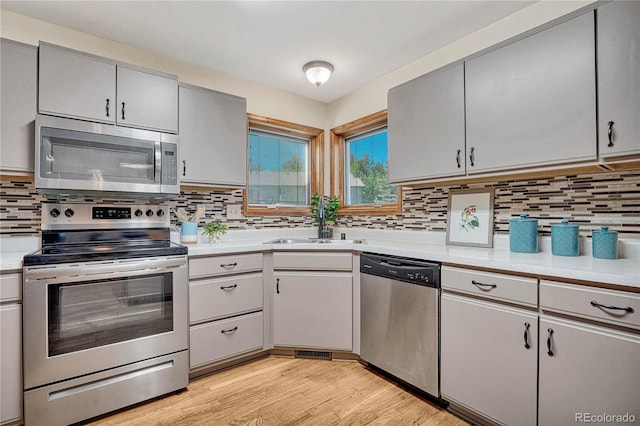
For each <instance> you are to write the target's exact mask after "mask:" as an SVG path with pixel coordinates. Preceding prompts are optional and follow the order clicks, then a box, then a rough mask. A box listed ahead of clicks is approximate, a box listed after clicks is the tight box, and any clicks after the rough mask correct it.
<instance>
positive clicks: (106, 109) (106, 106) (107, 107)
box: [104, 98, 111, 117]
mask: <svg viewBox="0 0 640 426" xmlns="http://www.w3.org/2000/svg"><path fill="white" fill-rule="evenodd" d="M110 102H111V101H110V100H109V98H107V104H106V105H105V107H104V109H105V112H106V113H107V117H109V103H110Z"/></svg>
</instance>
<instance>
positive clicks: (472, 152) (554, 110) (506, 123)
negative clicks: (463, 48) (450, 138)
mask: <svg viewBox="0 0 640 426" xmlns="http://www.w3.org/2000/svg"><path fill="white" fill-rule="evenodd" d="M594 39H595V33H594V13H593V12H589V13H585V14H583V15H580V16H578V17H576V18H573V19H571V20H569V21H566V22H563V23H560V24H558V25H555V26H553V27H550V28H548V29H546V30H543V31H541V32H539V33H536V34H533V35H531V36H528V37H526V38H523V39H521V40H518V41H515V42H513V43H511V44H509V45H506V46H504V47H501V48H499V49H497V50H494V51H492V52H490V53H487V54H485V55H482V56H479V57H477V58H475V59H471V60H469V61H467V62H466V63H465V93H466V125H467V140H466V148H467V172H468V173H476V172H487V171H495V170H504V169H509V168H521V167H533V166H541V165H549V164H557V163H568V162H576V161H584V160H593V159H595V158H596V157H597V152H596V149H597V142H596V96H595V95H596V81H595V76H596V73H595V43H594Z"/></svg>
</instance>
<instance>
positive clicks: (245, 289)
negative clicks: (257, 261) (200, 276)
mask: <svg viewBox="0 0 640 426" xmlns="http://www.w3.org/2000/svg"><path fill="white" fill-rule="evenodd" d="M261 308H262V274H250V275H235V276H233V277H225V278H218V279H208V280H201V281H192V282H190V283H189V319H190V322H191V323H192V324H193V323H198V322H202V321H206V320H212V319H216V318H222V317H228V316H230V315H235V314H241V313H245V312H249V311H255V310H258V309H261Z"/></svg>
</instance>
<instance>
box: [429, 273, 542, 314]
mask: <svg viewBox="0 0 640 426" xmlns="http://www.w3.org/2000/svg"><path fill="white" fill-rule="evenodd" d="M441 282H442V288H443V289H447V290H455V291H460V292H463V293H468V294H474V295H478V296H483V297H487V298H489V299H495V300H501V301H505V302H511V303H518V304H521V305H527V306H532V307H537V305H538V286H537V284H538V280H537V279H535V278H525V277H516V276H513V275H507V274H497V273H493V272H482V271H473V270H469V269H462V268H454V267H450V266H444V267H443V268H442V276H441Z"/></svg>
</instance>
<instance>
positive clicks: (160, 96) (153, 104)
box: [116, 65, 178, 133]
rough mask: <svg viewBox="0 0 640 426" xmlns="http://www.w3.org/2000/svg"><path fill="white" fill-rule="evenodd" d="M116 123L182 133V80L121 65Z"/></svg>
mask: <svg viewBox="0 0 640 426" xmlns="http://www.w3.org/2000/svg"><path fill="white" fill-rule="evenodd" d="M117 74H118V80H117V81H118V85H117V94H116V99H117V102H118V105H117V113H116V123H117V124H118V125H119V126H127V127H139V128H143V129H149V130H159V131H163V132H169V133H178V81H177V80H176V79H172V78H168V77H165V76H161V75H156V74H150V73H148V72H143V71H139V70H136V69H131V68H127V67H123V66H120V65H119V66H118V73H117Z"/></svg>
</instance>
